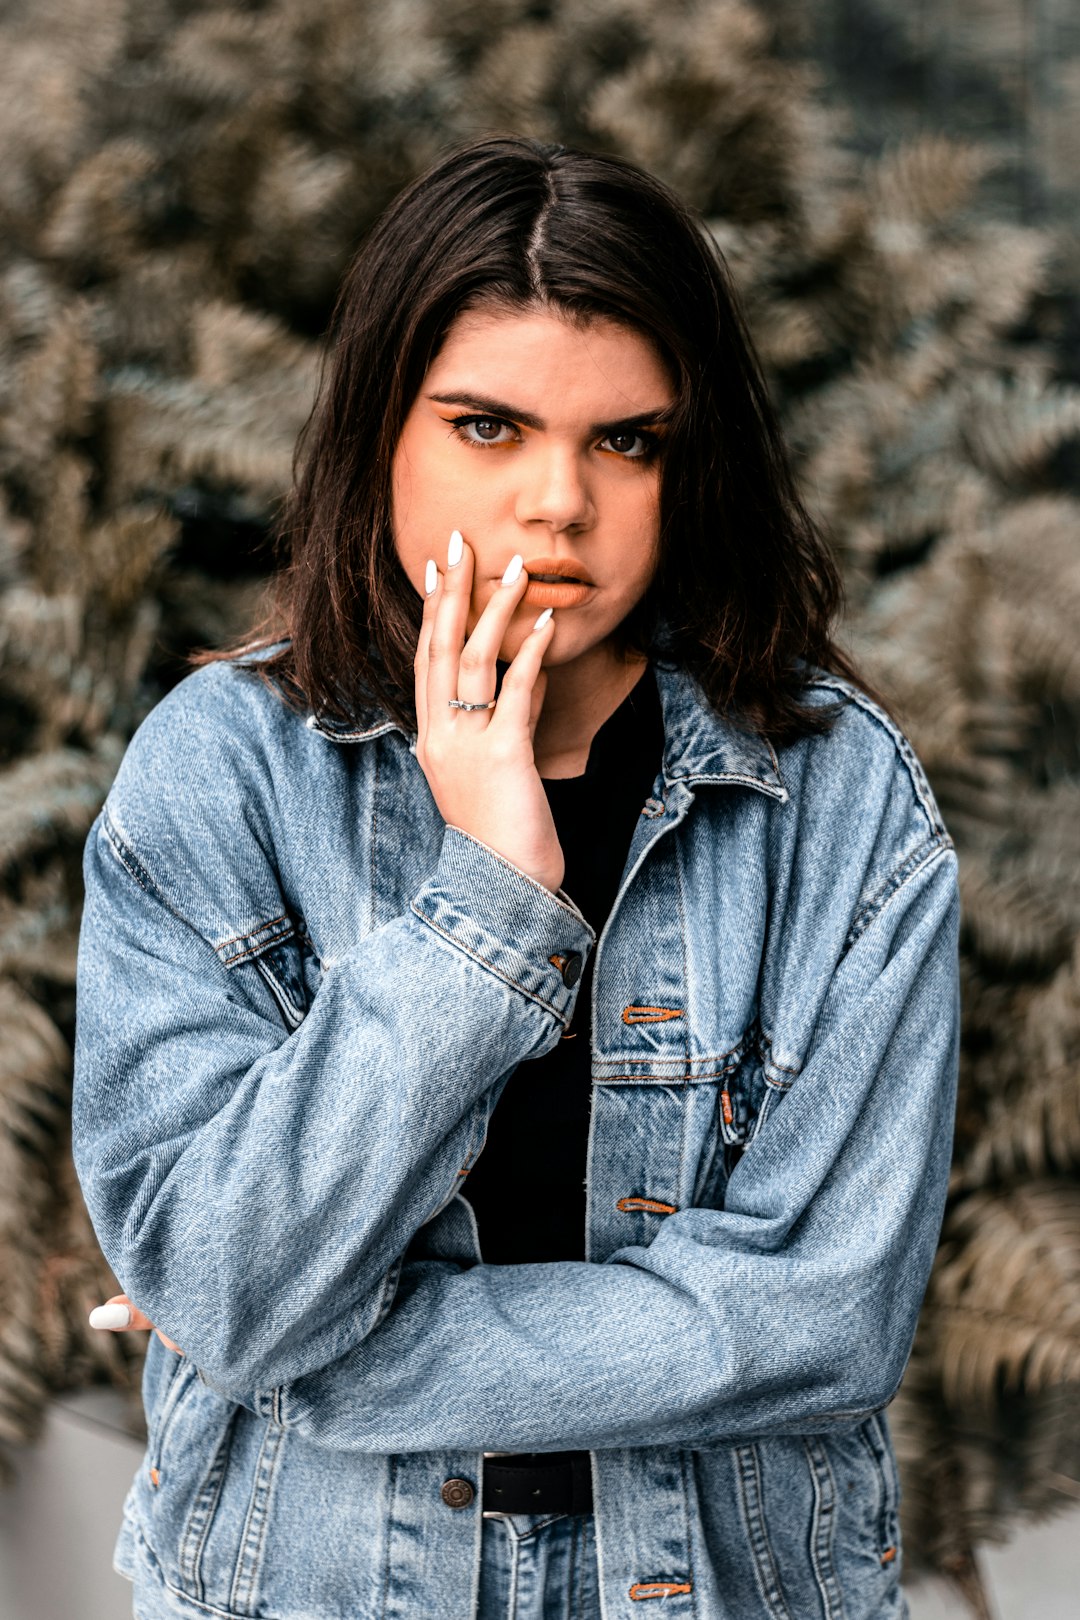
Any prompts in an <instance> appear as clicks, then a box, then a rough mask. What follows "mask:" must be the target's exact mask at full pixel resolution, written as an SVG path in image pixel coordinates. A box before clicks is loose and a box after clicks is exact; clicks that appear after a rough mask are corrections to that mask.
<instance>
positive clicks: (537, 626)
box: [533, 608, 555, 630]
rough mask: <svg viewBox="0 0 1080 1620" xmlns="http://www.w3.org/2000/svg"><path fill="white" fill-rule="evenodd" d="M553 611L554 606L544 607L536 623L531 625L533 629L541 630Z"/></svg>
mask: <svg viewBox="0 0 1080 1620" xmlns="http://www.w3.org/2000/svg"><path fill="white" fill-rule="evenodd" d="M554 611H555V609H554V608H545V609H544V611H543V613H541V615H540V617H539V618H538V619H537V621H536V623H535V624H534V625H533V629H534V630H542V629H543V628H544V626H545V624H547V622H548V620H549V619H550V618H551V615H552V614H553V613H554Z"/></svg>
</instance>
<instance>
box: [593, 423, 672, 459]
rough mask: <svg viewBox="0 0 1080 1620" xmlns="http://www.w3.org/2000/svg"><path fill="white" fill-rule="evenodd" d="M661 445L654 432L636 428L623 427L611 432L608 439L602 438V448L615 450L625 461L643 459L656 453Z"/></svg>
mask: <svg viewBox="0 0 1080 1620" xmlns="http://www.w3.org/2000/svg"><path fill="white" fill-rule="evenodd" d="M659 445H660V441H659V439H657V438H656V437H655V436H654V435H653V434H652V433H639V432H638V431H636V430H635V429H628V428H623V429H622V430H621V431H620V432H618V433H609V434H608V436H607V438H606V439H602V440H601V449H604V450H613V451H614V452H615V454H616V455H619V456H621V457H622V458H623V460H624V461H642V460H644V459H645V457H647V456H651V455H654V454H655V453H656V451H657V450H658V448H659Z"/></svg>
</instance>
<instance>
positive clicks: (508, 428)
mask: <svg viewBox="0 0 1080 1620" xmlns="http://www.w3.org/2000/svg"><path fill="white" fill-rule="evenodd" d="M451 425H452V427H453V429H454V431H455V433H456V434H457V435H458V437H459V438H461V439H464V441H465V443H466V444H474V445H477V446H481V445H486V444H510V443H511V442H512V441H513V438H514V433H515V430H514V427H513V425H512V424H511V423H510V422H504V421H503V420H502V418H501V417H498V416H455V417H454V419H453V422H452V424H451ZM507 435H508V436H507Z"/></svg>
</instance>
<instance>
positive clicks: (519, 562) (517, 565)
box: [502, 551, 525, 585]
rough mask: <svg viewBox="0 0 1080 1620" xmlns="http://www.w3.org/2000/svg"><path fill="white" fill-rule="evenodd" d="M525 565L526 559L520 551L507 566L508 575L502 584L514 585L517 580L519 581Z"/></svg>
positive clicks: (503, 578)
mask: <svg viewBox="0 0 1080 1620" xmlns="http://www.w3.org/2000/svg"><path fill="white" fill-rule="evenodd" d="M524 563H525V559H524V557H523V556H522V555H521V553H520V551H519V552H518V553H517V554H516V555H515V556H513V557H511V559H510V561H509V562H508V563H507V565H506V573H505V574H504V575H503V577H502V582H503V584H504V585H512V584H513V583H514V581H515V579H517V577H518V575H519V574H520V573H521V570H522V567H523V566H524Z"/></svg>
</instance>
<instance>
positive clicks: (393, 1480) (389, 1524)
mask: <svg viewBox="0 0 1080 1620" xmlns="http://www.w3.org/2000/svg"><path fill="white" fill-rule="evenodd" d="M387 1464H388V1466H387V1473H388V1474H389V1476H390V1477H389V1480H388V1482H387V1497H388V1498H389V1500H388V1502H387V1512H386V1561H385V1563H384V1564H383V1589H382V1604H381V1606H380V1610H379V1613H380V1615H381V1617H382V1620H386V1605H387V1601H388V1599H389V1597H390V1544H391V1541H392V1540H393V1535H394V1497H395V1496H396V1495H397V1473H398V1460H397V1458H396V1457H395V1456H390V1457H389V1458H388V1459H387Z"/></svg>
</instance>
